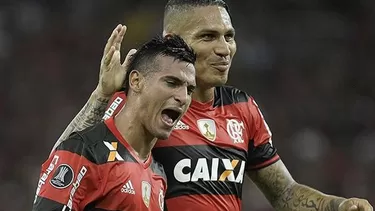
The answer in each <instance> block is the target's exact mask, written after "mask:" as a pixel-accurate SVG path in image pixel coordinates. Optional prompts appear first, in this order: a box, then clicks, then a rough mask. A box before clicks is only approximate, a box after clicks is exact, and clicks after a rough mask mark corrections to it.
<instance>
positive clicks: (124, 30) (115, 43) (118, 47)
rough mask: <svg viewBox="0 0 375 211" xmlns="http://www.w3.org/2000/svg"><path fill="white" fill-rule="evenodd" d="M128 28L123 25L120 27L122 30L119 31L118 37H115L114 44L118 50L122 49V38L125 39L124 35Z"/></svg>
mask: <svg viewBox="0 0 375 211" xmlns="http://www.w3.org/2000/svg"><path fill="white" fill-rule="evenodd" d="M126 29H127V27H126V26H122V27H121V28H120V31H119V33H118V36H117V37H116V39H115V41H114V44H113V45H114V46H115V48H116V50H118V51H119V50H120V48H121V43H122V40H123V39H124V35H125V33H126Z"/></svg>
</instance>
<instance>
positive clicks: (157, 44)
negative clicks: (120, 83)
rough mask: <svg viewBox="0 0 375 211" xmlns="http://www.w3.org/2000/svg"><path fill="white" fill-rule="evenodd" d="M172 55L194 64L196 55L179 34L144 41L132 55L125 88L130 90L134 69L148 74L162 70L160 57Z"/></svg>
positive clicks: (175, 58)
mask: <svg viewBox="0 0 375 211" xmlns="http://www.w3.org/2000/svg"><path fill="white" fill-rule="evenodd" d="M163 56H167V57H172V58H174V60H178V61H183V62H187V63H191V64H194V63H195V60H196V55H195V53H194V51H193V49H191V48H190V47H189V46H188V45H187V44H186V43H185V41H184V40H183V39H182V38H181V37H180V36H178V35H169V36H166V37H162V36H156V37H154V38H153V39H152V40H151V41H149V42H146V43H144V44H143V45H142V46H141V47H140V48H139V49H138V50H137V52H136V53H135V54H134V55H132V56H131V58H130V60H129V64H128V67H127V72H126V76H125V81H124V87H123V90H124V91H125V93H126V94H128V92H129V77H130V73H131V72H132V71H133V70H137V71H139V72H140V73H142V74H143V75H145V76H147V75H148V74H149V73H151V72H156V71H159V70H160V67H159V65H158V64H157V60H158V57H163Z"/></svg>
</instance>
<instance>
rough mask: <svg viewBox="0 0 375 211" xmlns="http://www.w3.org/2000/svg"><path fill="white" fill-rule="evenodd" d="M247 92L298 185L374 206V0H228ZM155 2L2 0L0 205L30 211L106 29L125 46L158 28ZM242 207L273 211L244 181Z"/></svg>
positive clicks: (237, 72)
mask: <svg viewBox="0 0 375 211" xmlns="http://www.w3.org/2000/svg"><path fill="white" fill-rule="evenodd" d="M227 2H228V3H229V5H230V7H231V12H232V17H233V24H234V26H235V28H236V40H237V46H238V52H237V54H236V56H235V59H234V62H233V66H232V69H231V73H230V81H229V84H230V85H235V86H236V87H238V88H241V89H243V90H244V91H246V92H248V93H249V94H251V95H252V96H253V97H254V98H255V99H256V101H257V103H258V104H259V106H260V107H261V109H262V112H263V114H264V116H265V118H266V120H267V122H268V124H269V126H270V128H271V130H272V132H273V142H274V144H275V145H276V147H277V148H278V150H279V154H280V155H281V157H282V159H283V161H284V163H286V165H287V167H288V168H289V170H290V172H291V173H292V175H293V176H294V177H295V179H296V180H297V181H298V182H301V183H304V184H307V185H310V186H312V187H315V188H317V189H319V190H322V191H324V192H326V193H330V194H337V195H341V196H345V197H350V196H356V197H363V198H367V199H369V201H370V202H371V203H372V204H373V205H374V204H375V84H374V81H375V24H374V23H375V1H373V0H356V1H353V0H304V1H299V0H262V1H255V0H246V1H234V0H232V1H227ZM164 4H165V1H159V0H158V1H155V0H137V1H135V0H112V1H101V0H79V1H73V0H67V1H46V0H39V1H31V0H20V1H6V0H3V1H1V3H0V70H1V77H0V78H1V79H0V81H1V85H2V89H0V96H1V99H2V101H1V103H0V111H2V112H1V113H0V117H1V118H0V119H1V121H0V123H1V127H0V131H1V133H0V134H1V140H2V141H1V142H0V190H1V191H0V204H1V205H2V206H1V207H0V210H1V211H2V210H4V211H10V210H11V211H21V210H31V206H32V201H33V198H34V194H35V189H36V185H37V181H38V177H39V172H40V165H41V164H42V162H44V161H45V159H46V158H47V157H48V154H49V152H50V150H51V147H52V146H53V144H54V142H55V141H56V140H57V139H58V137H59V136H60V134H61V133H62V131H63V130H64V129H65V127H66V126H67V125H68V123H69V122H70V121H71V119H73V117H74V116H75V114H76V113H77V112H78V111H79V110H80V108H81V107H82V106H83V105H84V103H85V102H86V100H87V99H88V97H89V95H90V93H91V92H92V91H93V89H94V88H95V86H96V83H97V80H98V73H99V65H100V59H101V56H102V51H103V47H104V45H105V42H106V39H107V38H108V37H109V35H110V33H111V31H112V29H113V28H114V27H115V26H116V25H117V24H118V23H123V24H126V25H127V26H128V32H127V33H126V36H125V39H124V43H123V49H122V50H123V53H124V54H125V53H126V52H127V51H128V50H129V49H130V48H135V47H137V46H138V45H139V44H141V43H142V42H144V41H146V40H148V39H149V38H151V37H152V36H154V35H155V34H157V33H159V34H160V33H161V28H162V15H163V5H164ZM243 192H244V195H243V199H244V200H243V201H244V202H243V205H244V209H243V210H253V211H270V210H272V209H271V208H270V205H269V204H268V202H267V201H266V200H265V198H264V197H263V195H262V194H261V193H260V192H259V191H258V190H257V188H256V186H254V185H253V184H252V183H251V181H250V180H246V184H245V186H244V190H243Z"/></svg>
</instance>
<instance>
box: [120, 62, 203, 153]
mask: <svg viewBox="0 0 375 211" xmlns="http://www.w3.org/2000/svg"><path fill="white" fill-rule="evenodd" d="M155 64H156V65H153V67H155V68H157V69H158V70H156V71H154V72H151V73H149V74H148V75H147V76H145V75H143V74H142V73H141V72H139V71H137V70H133V71H132V72H131V73H130V77H129V87H130V90H129V94H128V100H127V103H126V104H125V107H124V109H122V110H121V111H120V112H119V114H118V115H117V116H116V117H115V124H116V126H117V128H118V129H119V131H120V133H121V135H122V136H123V137H124V138H125V140H127V142H128V143H129V144H130V145H131V146H132V147H133V149H134V150H135V151H136V152H138V153H139V157H140V158H141V159H146V158H147V156H148V155H149V153H150V152H151V149H152V147H153V146H154V145H155V143H156V140H158V139H167V138H168V137H169V135H170V133H171V132H172V129H173V126H172V127H169V126H167V125H165V124H164V123H163V122H162V118H161V112H162V111H163V110H164V109H166V108H171V107H173V108H177V109H179V110H180V111H181V112H182V114H181V116H180V118H181V117H182V115H183V114H185V112H186V110H187V109H188V107H189V105H190V103H191V100H192V92H193V90H194V88H195V85H196V84H195V68H194V66H193V65H192V64H189V63H186V62H181V61H178V60H175V59H174V58H172V57H165V56H163V57H161V56H159V57H158V58H157V61H156V62H155ZM180 118H178V119H177V120H176V121H175V124H176V123H177V122H178V120H179V119H180Z"/></svg>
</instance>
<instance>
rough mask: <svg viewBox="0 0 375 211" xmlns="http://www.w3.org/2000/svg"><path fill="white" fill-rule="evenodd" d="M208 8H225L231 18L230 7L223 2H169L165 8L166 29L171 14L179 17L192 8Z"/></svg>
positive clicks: (203, 0)
mask: <svg viewBox="0 0 375 211" xmlns="http://www.w3.org/2000/svg"><path fill="white" fill-rule="evenodd" d="M206 6H219V7H223V8H224V9H225V10H226V11H227V12H228V14H229V16H230V11H229V7H228V5H227V3H225V1H223V0H169V1H168V2H167V4H166V5H165V8H164V27H165V26H166V24H168V23H167V21H168V19H170V18H169V16H171V14H176V15H178V14H179V13H181V12H184V11H188V10H189V9H192V8H196V7H206ZM171 18H172V17H171ZM172 19H173V18H172Z"/></svg>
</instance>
